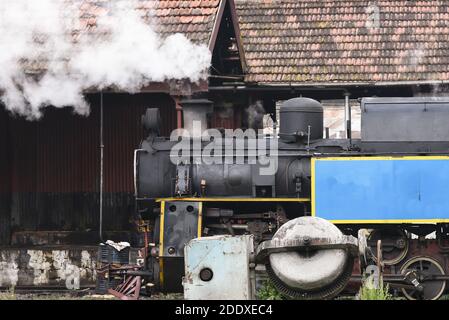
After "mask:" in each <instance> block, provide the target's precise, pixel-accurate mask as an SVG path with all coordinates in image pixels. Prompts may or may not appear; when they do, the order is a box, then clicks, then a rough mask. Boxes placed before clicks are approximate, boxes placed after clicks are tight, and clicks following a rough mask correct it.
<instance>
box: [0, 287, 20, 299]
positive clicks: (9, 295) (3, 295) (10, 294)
mask: <svg viewBox="0 0 449 320" xmlns="http://www.w3.org/2000/svg"><path fill="white" fill-rule="evenodd" d="M16 299H17V298H16V293H15V288H14V287H11V288H9V290H8V291H6V292H0V300H16Z"/></svg>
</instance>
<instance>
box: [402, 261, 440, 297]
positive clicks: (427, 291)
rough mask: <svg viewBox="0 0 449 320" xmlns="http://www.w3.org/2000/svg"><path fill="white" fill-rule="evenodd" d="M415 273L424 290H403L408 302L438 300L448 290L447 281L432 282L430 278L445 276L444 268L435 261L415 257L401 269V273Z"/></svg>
mask: <svg viewBox="0 0 449 320" xmlns="http://www.w3.org/2000/svg"><path fill="white" fill-rule="evenodd" d="M409 271H415V272H416V274H417V279H418V281H419V282H420V283H421V284H422V286H423V288H424V290H423V291H422V292H419V291H418V290H415V289H404V288H403V289H402V292H403V293H404V295H405V297H406V298H407V299H408V300H437V299H438V298H439V297H441V295H442V294H443V293H444V290H445V289H446V281H445V280H431V279H429V276H432V275H444V269H443V267H442V266H441V265H440V264H439V263H438V262H437V261H436V260H434V259H432V258H428V257H415V258H412V259H410V260H409V261H407V262H406V263H405V264H404V265H403V266H402V268H401V273H402V274H406V273H407V272H409Z"/></svg>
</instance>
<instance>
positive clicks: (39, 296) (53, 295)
mask: <svg viewBox="0 0 449 320" xmlns="http://www.w3.org/2000/svg"><path fill="white" fill-rule="evenodd" d="M182 299H183V296H182V294H157V295H152V296H151V297H147V296H143V295H141V296H140V300H182ZM0 300H118V299H117V298H116V297H114V296H113V295H100V294H95V293H94V292H92V291H81V292H74V293H70V292H33V293H21V292H20V293H14V292H0Z"/></svg>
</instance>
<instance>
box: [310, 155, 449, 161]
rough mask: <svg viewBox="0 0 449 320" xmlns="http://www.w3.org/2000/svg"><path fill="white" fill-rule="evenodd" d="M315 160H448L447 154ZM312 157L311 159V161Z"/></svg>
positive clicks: (319, 159) (323, 159) (318, 159)
mask: <svg viewBox="0 0 449 320" xmlns="http://www.w3.org/2000/svg"><path fill="white" fill-rule="evenodd" d="M313 159H315V160H316V161H352V160H449V156H397V157H394V156H374V157H328V158H327V157H323V158H313ZM313 159H312V161H313Z"/></svg>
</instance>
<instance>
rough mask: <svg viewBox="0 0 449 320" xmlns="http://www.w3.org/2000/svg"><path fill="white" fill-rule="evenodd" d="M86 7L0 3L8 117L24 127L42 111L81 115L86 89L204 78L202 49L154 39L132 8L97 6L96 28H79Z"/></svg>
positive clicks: (67, 1)
mask: <svg viewBox="0 0 449 320" xmlns="http://www.w3.org/2000/svg"><path fill="white" fill-rule="evenodd" d="M89 2H92V1H83V0H39V1H36V0H1V1H0V67H1V71H0V99H1V101H2V102H3V103H4V104H5V106H6V108H7V109H8V110H11V111H12V112H14V113H17V114H21V115H24V116H26V117H27V118H29V119H36V118H39V117H40V116H41V109H42V108H44V107H45V106H48V105H52V106H55V107H65V106H73V108H74V110H75V112H77V113H80V114H88V113H89V106H88V104H87V103H86V101H85V100H84V97H83V91H85V90H86V89H89V88H96V89H104V88H107V87H114V88H116V89H119V90H123V91H128V92H136V91H138V90H139V89H140V88H141V87H143V86H144V85H146V84H148V83H149V82H151V81H164V80H168V79H189V80H190V81H192V82H197V81H198V80H200V79H202V78H204V77H205V76H206V74H207V68H208V67H209V64H210V61H211V57H210V52H209V49H208V48H207V46H206V45H196V44H193V43H192V42H191V41H189V40H188V39H187V38H186V37H185V36H183V35H181V34H174V35H171V36H168V37H167V38H164V39H163V38H161V37H160V35H159V34H158V33H157V32H156V31H155V30H154V25H152V24H151V23H148V22H146V21H144V20H143V19H142V17H141V15H140V13H139V11H138V10H135V8H136V7H138V1H133V0H109V1H101V2H98V3H99V4H102V6H99V7H96V9H95V12H91V13H90V14H95V16H97V18H96V25H95V26H94V27H92V26H90V24H89V26H87V27H86V25H83V24H84V23H85V21H89V17H87V18H86V17H83V19H80V17H81V15H82V14H83V12H84V11H83V10H82V8H83V7H82V6H85V5H90V4H89ZM149 20H150V22H151V20H152V18H151V17H149ZM87 30H88V31H87ZM30 70H35V71H36V72H34V73H33V72H31V73H30ZM42 70H45V71H44V72H41V71H42Z"/></svg>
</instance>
